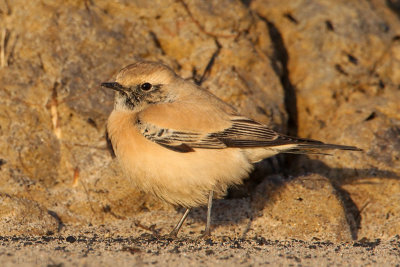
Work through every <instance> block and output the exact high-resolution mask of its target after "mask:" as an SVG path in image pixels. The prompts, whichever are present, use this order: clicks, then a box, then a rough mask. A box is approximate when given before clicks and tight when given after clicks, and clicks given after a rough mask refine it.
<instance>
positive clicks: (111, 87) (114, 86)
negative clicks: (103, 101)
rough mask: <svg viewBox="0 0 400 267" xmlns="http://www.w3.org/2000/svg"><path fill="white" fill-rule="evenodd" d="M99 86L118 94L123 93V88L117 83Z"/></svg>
mask: <svg viewBox="0 0 400 267" xmlns="http://www.w3.org/2000/svg"><path fill="white" fill-rule="evenodd" d="M101 86H103V87H106V88H110V89H113V90H115V91H118V92H125V90H124V89H125V88H124V87H123V86H122V85H120V84H119V83H116V82H113V83H102V84H101Z"/></svg>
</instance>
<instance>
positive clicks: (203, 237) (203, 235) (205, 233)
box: [199, 231, 211, 240]
mask: <svg viewBox="0 0 400 267" xmlns="http://www.w3.org/2000/svg"><path fill="white" fill-rule="evenodd" d="M199 238H201V239H204V240H206V239H210V238H211V232H210V231H204V233H203V234H201V235H200V236H199Z"/></svg>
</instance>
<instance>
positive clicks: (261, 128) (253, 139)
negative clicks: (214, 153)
mask: <svg viewBox="0 0 400 267" xmlns="http://www.w3.org/2000/svg"><path fill="white" fill-rule="evenodd" d="M180 108H183V110H182V109H181V110H180V111H179V112H174V111H173V109H170V108H167V109H164V108H163V109H156V111H157V112H156V113H157V114H158V116H154V114H155V113H154V112H153V113H146V112H144V113H143V114H141V115H139V116H138V120H137V122H136V127H137V128H138V129H139V131H140V132H141V134H142V135H143V136H144V137H146V138H147V139H149V140H151V141H153V142H155V143H157V144H159V145H162V146H164V147H166V148H169V149H172V150H175V151H179V152H191V151H194V149H196V148H202V149H223V148H228V147H237V148H256V147H275V148H276V149H279V148H278V147H279V146H282V152H287V153H298V151H302V150H304V149H306V150H309V149H347V150H356V148H355V147H348V146H340V145H332V144H325V143H323V142H320V141H316V140H312V139H305V138H297V137H290V136H287V135H283V134H279V133H277V132H275V131H273V130H271V129H270V128H268V127H267V126H265V125H262V124H260V123H258V122H256V121H254V120H251V119H248V118H246V117H241V116H234V115H227V114H226V113H225V115H227V116H222V115H221V116H218V114H215V113H212V112H208V113H206V114H203V113H201V112H202V110H203V109H200V110H195V112H192V111H193V109H187V110H185V109H184V107H182V106H181V107H180ZM199 112H200V113H199ZM170 114H173V115H174V116H172V117H171V116H170ZM287 145H294V146H290V148H289V146H287Z"/></svg>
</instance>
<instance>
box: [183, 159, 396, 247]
mask: <svg viewBox="0 0 400 267" xmlns="http://www.w3.org/2000/svg"><path fill="white" fill-rule="evenodd" d="M302 157H307V156H302ZM266 162H267V163H268V161H266ZM264 164H265V162H264ZM307 165H310V166H313V168H312V172H310V171H308V172H307V170H302V171H301V172H300V173H299V172H298V171H297V172H296V171H294V170H291V171H288V172H284V175H282V172H278V173H276V174H280V176H279V177H285V178H283V179H274V178H273V177H277V176H274V175H271V173H264V177H266V176H268V177H269V178H270V179H271V180H270V181H269V182H270V183H272V186H270V187H269V189H270V192H268V194H265V195H266V197H263V198H257V201H258V203H254V201H255V200H254V199H252V195H253V194H254V193H255V188H256V186H257V184H258V183H253V184H252V185H250V186H248V185H247V188H246V190H248V198H247V199H246V200H245V201H243V199H240V198H243V197H245V196H244V195H243V194H236V196H237V195H239V198H235V196H234V197H232V196H230V197H229V196H228V198H227V199H222V200H214V201H213V212H212V226H213V227H218V226H226V225H232V224H236V223H238V222H243V221H244V220H246V221H247V222H248V225H247V227H246V229H245V230H244V232H243V234H242V236H243V237H246V235H247V233H248V231H249V230H250V229H251V223H252V221H253V219H254V218H256V217H257V216H259V215H258V214H260V208H262V207H264V206H265V205H266V203H267V202H268V201H270V200H271V199H272V198H273V196H274V194H276V193H278V192H279V190H280V189H281V187H282V186H284V185H285V184H286V183H288V182H290V181H293V180H294V179H299V178H301V176H302V175H305V174H311V173H313V174H318V175H321V176H323V177H326V178H327V179H328V180H329V181H330V183H331V184H332V186H333V188H334V189H335V194H336V195H337V197H338V199H340V200H341V201H340V203H341V204H342V205H343V209H344V211H345V214H346V220H347V223H348V225H349V227H350V231H351V235H352V238H353V239H354V240H357V239H358V231H359V229H360V226H361V211H362V207H358V206H357V205H356V203H355V202H354V201H353V200H352V198H351V195H350V193H349V192H348V191H347V190H346V189H344V188H343V186H344V185H347V184H355V183H358V184H363V183H371V181H366V180H367V179H370V178H378V179H396V180H398V179H400V176H399V175H398V174H396V173H395V172H393V171H388V170H380V169H378V168H364V169H354V168H331V167H329V166H328V165H326V164H325V163H323V162H322V161H320V160H315V159H310V158H308V159H307ZM261 169H262V170H266V168H265V166H264V167H261ZM272 169H274V168H272ZM270 170H271V168H270ZM255 173H256V176H259V175H261V174H260V171H259V170H257V169H256V171H255ZM255 179H258V180H259V177H256V178H255ZM266 179H268V178H266ZM363 180H365V181H363ZM249 183H250V184H251V183H252V182H251V179H250V180H249ZM244 186H245V187H246V185H244ZM234 195H235V194H234ZM232 202H233V203H232ZM254 204H256V205H254ZM257 207H259V208H257ZM183 211H184V210H183V209H182V210H179V212H183ZM217 212H219V214H218V213H217ZM221 213H222V214H221ZM206 214H207V208H206V207H200V208H194V209H192V212H191V213H190V215H189V218H191V219H192V220H194V221H202V222H204V223H205V221H206V216H207V215H206Z"/></svg>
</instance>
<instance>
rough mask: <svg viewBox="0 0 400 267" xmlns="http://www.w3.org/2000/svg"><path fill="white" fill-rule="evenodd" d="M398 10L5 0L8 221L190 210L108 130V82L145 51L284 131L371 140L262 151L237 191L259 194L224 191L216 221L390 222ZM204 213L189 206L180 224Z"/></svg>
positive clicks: (7, 226) (4, 215)
mask: <svg viewBox="0 0 400 267" xmlns="http://www.w3.org/2000/svg"><path fill="white" fill-rule="evenodd" d="M399 14H400V7H399V5H398V4H397V2H396V1H386V2H385V3H384V1H378V0H373V1H362V0H359V1H345V0H340V1H327V0H325V1H324V0H318V1H317V0H313V1H275V0H271V1H262V0H253V1H239V0H237V1H234V0H224V1H212V2H209V1H180V0H177V1H172V0H170V1H153V2H151V3H150V2H148V1H105V0H103V1H102V0H100V1H64V2H62V1H59V2H57V1H39V2H35V1H22V0H15V1H1V2H0V17H1V19H0V81H1V82H0V207H1V212H0V221H1V223H2V225H1V227H0V234H3V235H13V234H16V235H18V234H43V233H46V232H49V233H51V232H53V233H54V232H57V231H60V233H62V232H65V231H72V230H71V229H74V227H75V229H76V227H81V226H82V225H90V224H93V225H101V224H109V223H114V224H113V225H116V226H115V228H113V229H112V231H116V232H119V233H120V234H121V235H124V236H128V235H139V234H141V233H142V232H149V231H150V232H151V231H155V232H156V233H162V234H165V233H167V232H168V231H169V230H170V229H171V227H173V225H174V224H175V222H176V220H177V219H178V217H179V215H180V214H178V213H176V212H175V211H174V210H173V209H172V208H171V207H169V206H166V205H165V204H163V203H161V202H160V201H158V200H157V199H154V198H153V197H151V196H148V195H143V194H142V193H140V192H138V191H137V190H136V189H134V188H133V187H132V186H131V183H130V181H129V180H127V179H125V178H124V176H123V175H121V173H120V171H119V167H118V164H117V163H116V162H115V161H113V160H112V157H111V155H110V153H109V151H108V150H107V144H106V141H105V122H106V120H107V116H108V114H109V113H110V111H111V110H112V105H113V104H112V103H113V94H112V92H109V91H106V90H105V89H102V88H100V87H99V84H100V83H101V82H104V81H111V80H112V79H113V77H114V75H115V73H116V72H117V71H118V70H119V69H120V68H122V67H123V66H125V65H127V64H129V63H132V62H134V61H136V60H138V59H148V60H159V61H162V62H164V63H166V64H168V65H170V66H171V67H172V68H174V69H175V70H176V72H177V73H178V74H179V75H181V76H183V77H184V78H187V79H191V80H192V81H193V82H196V83H198V84H201V85H202V86H203V87H204V88H207V89H208V90H210V91H211V92H213V93H215V94H216V95H217V96H219V97H220V98H222V99H223V100H225V101H227V102H228V103H230V104H232V105H233V106H235V107H236V108H237V109H238V111H239V112H241V113H243V114H245V115H247V116H249V117H252V118H254V119H256V120H258V121H260V122H263V123H267V124H269V125H271V127H273V128H274V129H276V130H278V131H281V132H288V133H290V134H298V135H299V136H301V137H311V138H314V139H320V140H323V141H326V142H331V143H339V144H347V145H356V146H359V147H360V148H363V149H364V150H365V153H355V152H335V153H334V154H333V156H332V157H323V156H313V157H310V158H308V157H297V158H296V160H294V161H293V158H292V157H291V158H290V159H291V160H288V161H281V159H282V158H274V159H271V160H267V161H266V162H264V163H265V164H261V165H260V166H259V168H258V169H257V170H256V173H255V174H254V175H253V178H255V179H253V182H252V183H248V184H247V187H245V188H246V190H242V193H231V194H230V196H231V197H232V196H243V195H246V194H248V195H249V196H251V198H250V197H247V198H243V199H228V200H220V201H216V205H215V209H214V211H215V213H214V215H213V221H214V226H213V230H214V235H215V236H228V237H237V238H248V237H249V236H261V237H264V238H276V239H291V238H298V239H302V240H311V239H312V238H315V237H316V238H320V239H324V240H332V241H348V240H350V239H352V238H354V239H359V238H362V237H367V238H370V239H375V238H384V239H389V238H391V237H393V236H394V235H395V234H398V233H399V231H400V223H399V222H400V217H399V216H400V208H399V207H398V205H397V203H399V201H400V195H399V192H400V182H399V176H400V163H399V158H400V154H399V153H400V152H399V151H400V117H399V114H400V105H399V104H398V103H400V90H399V83H400V68H399V67H400V42H399V39H400V38H399V36H400V21H399ZM269 163H271V164H269ZM288 163H291V164H290V165H289V164H288ZM279 165H280V166H279ZM270 166H272V168H271V167H270ZM277 167H282V169H279V168H277ZM289 167H290V170H288V169H289ZM271 169H275V171H277V172H278V171H279V170H286V172H285V173H284V174H282V172H280V174H279V175H276V176H270V171H271ZM310 172H311V173H314V174H310ZM315 173H317V174H315ZM288 174H290V176H289V175H288ZM303 174H304V175H303ZM285 175H286V176H285ZM287 176H289V177H287ZM273 177H275V178H273ZM276 177H278V178H276ZM263 179H264V180H263ZM257 184H258V185H257ZM239 191H240V190H239ZM243 191H244V192H245V193H246V194H244V193H243ZM204 217H205V210H204V209H196V210H194V211H193V214H191V215H190V217H189V219H188V222H187V228H184V229H183V232H182V235H193V234H198V233H199V232H200V231H201V229H202V227H203V223H204ZM119 222H129V225H130V226H131V227H132V228H135V230H136V231H133V232H130V230H129V227H127V228H121V229H118V223H119ZM138 228H140V229H141V230H143V231H142V232H140V231H137V229H138ZM100 234H101V235H106V234H107V233H100Z"/></svg>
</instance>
